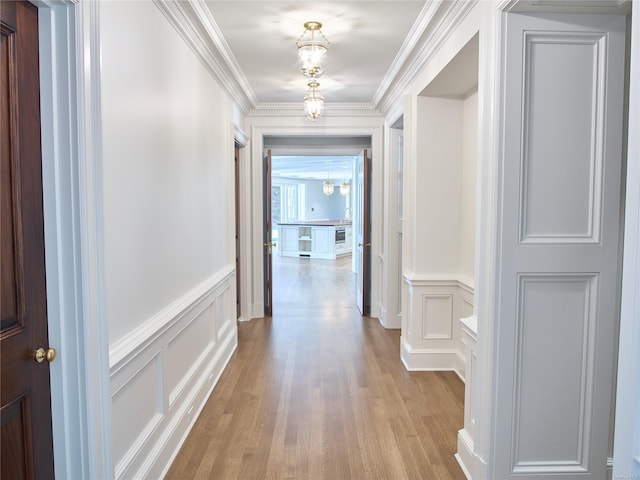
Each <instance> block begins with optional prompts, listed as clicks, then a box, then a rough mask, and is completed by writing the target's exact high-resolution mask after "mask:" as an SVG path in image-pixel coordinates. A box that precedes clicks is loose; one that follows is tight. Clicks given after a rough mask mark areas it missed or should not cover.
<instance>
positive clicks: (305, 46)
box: [296, 22, 333, 195]
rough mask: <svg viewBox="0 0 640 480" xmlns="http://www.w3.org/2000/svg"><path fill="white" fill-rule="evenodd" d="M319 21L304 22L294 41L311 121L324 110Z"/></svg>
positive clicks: (324, 39) (323, 41) (322, 39)
mask: <svg viewBox="0 0 640 480" xmlns="http://www.w3.org/2000/svg"><path fill="white" fill-rule="evenodd" d="M321 28H322V24H321V23H320V22H306V23H305V24H304V33H303V34H302V35H301V36H300V38H299V39H298V41H297V42H296V46H297V47H298V62H299V64H300V71H301V72H302V74H303V75H304V76H305V77H306V78H307V79H308V80H309V82H308V83H307V86H308V87H309V89H308V90H307V94H306V95H305V96H304V99H303V103H304V110H305V113H306V114H307V117H308V118H309V119H310V120H311V121H314V122H315V121H316V120H317V119H318V118H320V115H322V112H323V111H324V97H323V96H322V95H321V94H320V92H319V91H318V87H319V86H320V84H319V83H318V78H319V77H320V76H321V75H322V74H323V73H324V58H325V56H326V54H327V49H328V48H329V41H328V40H327V37H325V36H324V34H323V33H322V31H321V30H320V29H321ZM328 190H329V188H328V187H327V190H325V194H326V195H331V194H332V193H333V182H332V183H331V192H330V193H326V191H328Z"/></svg>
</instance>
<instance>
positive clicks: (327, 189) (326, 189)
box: [322, 180, 334, 197]
mask: <svg viewBox="0 0 640 480" xmlns="http://www.w3.org/2000/svg"><path fill="white" fill-rule="evenodd" d="M333 188H334V186H333V182H332V181H331V180H325V181H324V182H322V193H324V194H325V195H326V196H327V197H328V196H329V195H333Z"/></svg>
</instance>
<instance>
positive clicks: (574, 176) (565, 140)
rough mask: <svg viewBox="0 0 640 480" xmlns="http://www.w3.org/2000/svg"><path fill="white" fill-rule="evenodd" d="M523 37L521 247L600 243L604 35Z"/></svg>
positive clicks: (605, 45) (604, 63) (569, 33)
mask: <svg viewBox="0 0 640 480" xmlns="http://www.w3.org/2000/svg"><path fill="white" fill-rule="evenodd" d="M524 35H525V36H524V47H523V48H524V52H523V53H524V67H523V68H524V73H523V81H524V84H523V87H522V88H523V93H522V99H523V100H522V102H523V104H522V125H523V127H522V144H521V169H520V175H521V179H520V213H519V218H520V242H521V243H527V244H540V243H544V244H548V243H560V244H576V243H580V244H585V243H587V244H589V243H599V242H600V224H601V217H602V188H603V187H602V182H603V175H602V172H603V162H604V158H605V156H604V141H603V137H602V135H601V134H600V133H599V132H602V131H603V130H604V121H605V118H606V116H605V100H606V85H605V84H606V82H605V74H606V65H607V53H606V52H607V40H606V35H604V34H601V33H575V32H525V33H524ZM569 61H570V62H569ZM568 64H571V65H572V68H571V69H566V68H563V67H562V66H563V65H568ZM559 102H562V104H563V105H566V108H564V109H562V110H558V108H557V107H556V105H557V104H558V103H559ZM563 112H564V115H565V116H563V114H562V113H563ZM565 117H566V118H565ZM541 138H544V139H553V141H546V142H541V141H540V140H539V139H541Z"/></svg>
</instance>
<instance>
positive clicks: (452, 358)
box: [400, 341, 464, 381]
mask: <svg viewBox="0 0 640 480" xmlns="http://www.w3.org/2000/svg"><path fill="white" fill-rule="evenodd" d="M400 358H401V360H402V363H404V366H405V368H406V369H407V370H409V371H410V372H411V371H451V372H455V373H456V374H457V375H458V376H459V377H460V378H461V379H462V381H464V370H462V371H461V365H464V359H462V358H461V357H460V354H459V353H458V352H456V351H449V350H426V349H420V350H418V349H412V348H411V346H410V345H409V344H408V343H406V342H405V341H401V349H400Z"/></svg>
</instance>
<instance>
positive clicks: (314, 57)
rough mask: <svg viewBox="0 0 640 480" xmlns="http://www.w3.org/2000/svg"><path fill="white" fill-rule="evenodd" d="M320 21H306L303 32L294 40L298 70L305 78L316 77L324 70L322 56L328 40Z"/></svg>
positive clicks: (324, 54) (327, 46)
mask: <svg viewBox="0 0 640 480" xmlns="http://www.w3.org/2000/svg"><path fill="white" fill-rule="evenodd" d="M321 28H322V24H321V23H320V22H306V23H305V24H304V33H303V34H302V35H301V36H300V38H299V39H298V41H297V42H296V46H297V47H298V62H299V64H300V71H301V72H302V74H303V75H304V76H305V77H307V78H310V79H311V78H318V77H320V75H322V73H323V72H324V58H325V56H326V55H327V49H328V48H329V41H328V40H327V37H325V36H324V34H323V33H322V31H321V30H320V29H321Z"/></svg>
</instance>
